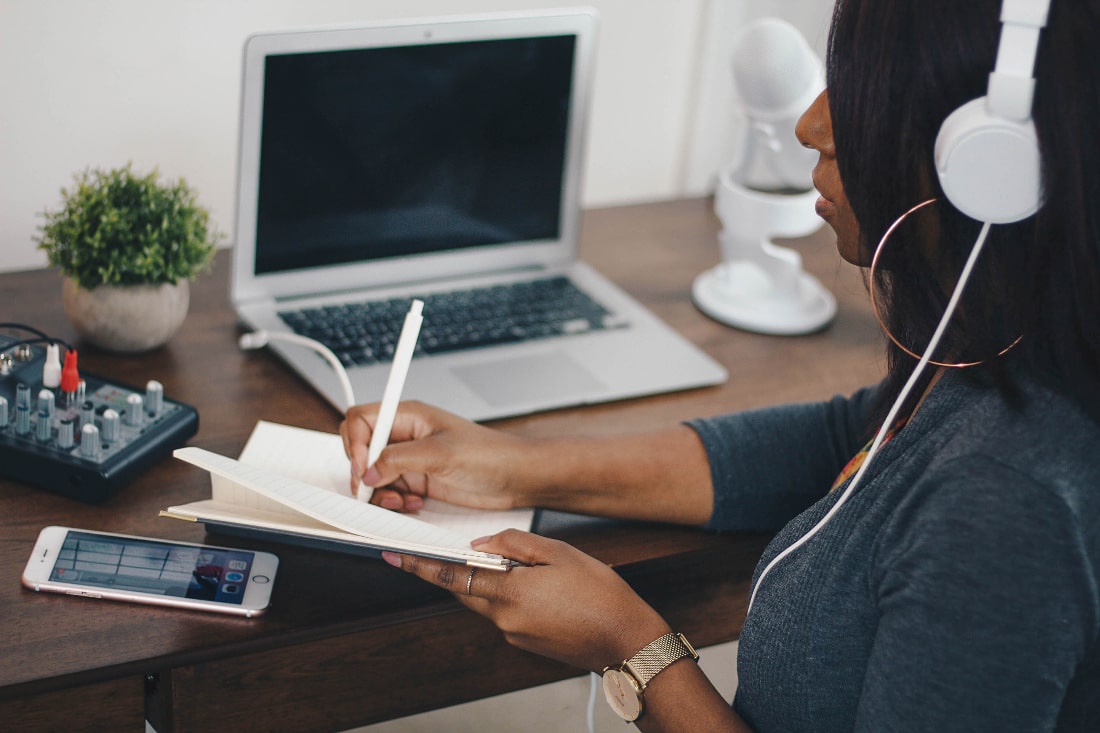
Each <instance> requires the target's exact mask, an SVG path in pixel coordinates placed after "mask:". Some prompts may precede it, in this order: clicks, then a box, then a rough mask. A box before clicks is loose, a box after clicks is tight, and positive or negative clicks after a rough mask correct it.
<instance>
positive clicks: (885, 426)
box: [746, 222, 992, 613]
mask: <svg viewBox="0 0 1100 733" xmlns="http://www.w3.org/2000/svg"><path fill="white" fill-rule="evenodd" d="M991 226H992V224H991V223H990V222H985V223H984V224H982V230H981V232H979V233H978V239H977V241H975V242H974V247H973V249H971V250H970V257H969V258H967V260H966V265H965V266H964V267H963V270H962V274H961V275H959V281H958V283H956V284H955V290H954V291H953V292H952V293H951V298H950V300H948V302H947V307H946V308H944V311H943V316H941V317H940V322H939V325H938V326H936V330H935V332H934V333H933V334H932V340H931V341H930V342H929V343H928V348H926V349H925V350H924V355H923V356H921V358H920V361H919V362H917V366H916V368H915V369H914V370H913V373H912V374H911V375H909V379H908V381H906V382H905V386H904V387H902V388H901V392H899V393H898V397H897V399H896V400H894V404H893V406H892V407H891V408H890V412H889V413H887V415H886V419H885V420H884V421H883V423H882V425H881V426H880V427H879V429H878V433H876V434H875V439H874V440H873V441H872V442H871V447H870V449H868V451H867V455H866V457H864V459H863V464H862V465H860V467H859V470H858V471H856V475H855V477H853V478H852V480H851V482H850V483H849V484H848V487H847V488H846V489H844V493H842V494H841V495H840V498H839V499H837V500H836V503H835V504H833V506H832V507H831V508H830V509H829V511H828V512H826V514H825V516H823V517H822V518H821V519H820V520H819V521H818V523H817V524H815V525H814V526H813V528H812V529H810V531H809V532H807V533H806V534H804V535H802V536H801V537H799V538H798V540H797V541H795V542H794V543H793V544H791V545H789V546H788V547H787V548H786V549H784V550H783V551H782V552H780V553H779V554H778V555H776V556H775V557H774V558H772V561H771V562H769V563H768V564H767V565H766V566H765V567H764V569H763V570H762V571H761V573H760V577H759V578H757V580H756V586H755V587H753V589H752V595H751V596H749V608H748V611H747V612H746V613H751V612H752V604H753V602H754V601H755V600H756V593H757V591H759V590H760V584H761V583H763V582H764V577H765V576H766V575H767V574H768V573H769V572H771V569H772V568H774V567H775V566H776V565H777V564H778V563H779V562H780V561H782V560H783V559H784V558H785V557H787V556H788V555H790V554H791V553H792V552H794V551H795V550H797V549H798V548H799V547H802V545H804V544H806V543H807V542H808V541H809V540H810V538H811V537H813V536H814V535H815V534H817V533H818V532H819V531H820V530H821V528H822V527H824V526H825V525H826V524H827V523H828V522H829V520H830V519H832V518H833V517H834V516H835V515H836V513H837V512H838V511H839V510H840V507H842V506H844V503H845V502H846V501H848V498H849V497H850V496H851V495H852V493H853V492H854V491H855V488H856V486H857V485H858V484H859V482H860V479H862V478H863V474H865V473H866V472H867V467H868V466H870V465H871V459H872V458H874V457H875V455H877V454H878V450H879V447H881V446H882V441H883V440H884V439H885V437H886V434H887V433H888V432H889V431H890V426H891V425H893V424H894V421H895V420H897V417H898V413H899V412H901V407H902V405H903V404H905V401H906V399H908V397H909V393H910V392H912V391H913V387H914V386H916V383H917V380H918V379H920V375H921V373H923V372H924V368H925V367H926V366H927V365H928V362H929V360H930V359H931V358H932V354H933V353H935V351H936V348H937V347H938V346H939V344H940V339H941V338H942V337H943V334H944V331H946V330H947V325H948V323H949V322H950V321H951V316H953V315H954V313H955V308H956V307H957V306H958V304H959V300H960V298H962V293H963V289H964V288H965V287H966V283H967V281H968V280H970V273H971V271H972V270H973V269H974V264H975V263H976V262H977V261H978V255H979V254H981V251H982V248H983V247H984V246H985V240H986V238H987V237H988V236H989V230H990V227H991Z"/></svg>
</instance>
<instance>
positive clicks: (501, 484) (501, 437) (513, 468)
mask: <svg viewBox="0 0 1100 733" xmlns="http://www.w3.org/2000/svg"><path fill="white" fill-rule="evenodd" d="M378 408H379V405H378V403H373V404H367V405H356V406H354V407H352V408H351V409H349V410H348V412H347V416H346V417H345V419H344V422H343V423H341V425H340V436H341V437H342V438H343V440H344V452H345V453H347V456H348V458H349V459H350V460H351V487H352V493H353V494H354V493H357V492H358V491H359V485H360V480H362V482H363V483H364V484H366V485H367V486H371V487H374V489H375V491H374V494H373V496H372V497H371V502H373V503H375V504H378V505H380V506H383V507H385V508H387V509H394V510H397V511H406V512H410V511H417V510H418V509H420V508H421V507H422V506H423V504H424V498H426V497H431V498H433V499H442V500H443V501H446V502H448V503H450V504H457V505H459V506H466V507H472V508H475V509H511V508H514V507H516V506H526V505H527V504H526V503H525V502H524V499H523V497H522V496H521V490H522V489H524V488H529V487H526V486H524V479H523V475H524V470H525V469H530V468H532V467H533V466H535V465H537V461H535V460H534V458H533V456H532V454H533V450H534V448H533V446H532V444H531V443H530V441H527V440H525V439H522V438H518V437H515V436H511V435H508V434H506V433H502V432H500V431H497V430H493V429H491V428H487V427H484V426H482V425H478V424H476V423H473V422H470V421H468V420H465V419H463V418H460V417H458V416H457V415H453V414H451V413H449V412H446V411H444V410H441V409H439V408H436V407H432V406H430V405H426V404H423V403H421V402H402V403H401V404H400V406H399V407H398V410H397V415H396V417H395V418H394V421H393V428H392V429H391V431H390V442H389V445H387V446H386V448H385V449H384V450H383V451H382V453H381V455H380V456H379V457H378V460H377V461H376V462H375V464H374V465H373V466H371V467H370V469H368V468H367V446H368V445H369V444H370V439H371V435H372V434H373V431H374V426H375V424H376V423H377V420H378Z"/></svg>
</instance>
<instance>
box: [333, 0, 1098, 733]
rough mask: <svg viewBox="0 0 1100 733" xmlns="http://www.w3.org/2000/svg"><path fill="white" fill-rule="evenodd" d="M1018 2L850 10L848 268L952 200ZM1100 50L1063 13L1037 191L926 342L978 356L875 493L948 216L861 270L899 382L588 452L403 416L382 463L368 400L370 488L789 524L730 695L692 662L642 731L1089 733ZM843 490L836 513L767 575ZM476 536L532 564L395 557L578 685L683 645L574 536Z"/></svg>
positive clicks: (942, 351)
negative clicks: (565, 539)
mask: <svg viewBox="0 0 1100 733" xmlns="http://www.w3.org/2000/svg"><path fill="white" fill-rule="evenodd" d="M933 6H934V7H933ZM999 9H1000V3H999V2H997V0H970V1H969V2H965V3H961V2H951V1H942V2H935V3H929V2H927V1H925V2H917V1H916V0H840V1H839V2H838V3H837V6H836V9H835V12H834V18H833V27H832V31H831V34H830V50H829V59H828V89H829V91H828V95H827V96H825V95H822V97H821V98H819V99H818V100H817V101H816V102H815V103H814V104H813V105H812V106H811V108H810V109H809V110H807V112H806V114H805V115H804V116H803V118H802V120H801V121H800V123H799V126H798V131H797V132H798V136H799V139H800V140H801V141H802V143H803V144H805V145H807V146H809V147H812V148H814V149H816V150H817V151H818V152H819V153H820V161H819V164H818V166H817V168H816V169H815V172H814V179H815V185H816V186H817V188H818V190H819V191H820V193H821V194H822V199H821V200H820V201H819V204H818V210H819V213H820V214H821V215H822V217H823V218H824V219H825V220H826V221H827V222H828V223H829V224H830V225H831V226H832V227H833V229H834V230H835V232H836V234H837V245H838V248H839V251H840V253H841V255H842V256H843V257H844V259H846V260H848V261H849V262H851V263H853V264H855V265H859V266H868V265H870V264H871V262H872V257H873V254H874V252H875V248H876V245H877V244H878V242H879V239H880V238H881V237H882V235H883V233H884V232H885V231H886V230H887V229H888V228H889V227H890V225H891V224H892V223H893V222H894V221H895V220H896V219H897V218H898V216H899V215H901V214H902V213H903V212H906V211H908V210H909V209H910V208H911V207H913V206H914V205H915V204H918V203H920V202H923V201H925V200H927V199H930V198H934V197H939V196H940V195H941V191H940V189H939V184H938V182H937V180H936V175H935V171H934V166H933V144H934V140H935V137H936V133H937V130H938V128H939V126H940V124H941V123H942V121H943V119H944V118H945V117H946V116H947V115H948V113H949V112H950V111H951V110H953V109H955V108H956V107H958V106H959V105H961V104H962V103H964V102H966V101H967V100H969V99H973V98H975V97H978V96H981V95H982V94H983V93H984V90H985V86H986V83H987V75H988V73H989V71H990V70H991V69H992V67H993V63H994V58H995V54H996V46H997V39H998V35H999V31H1000V26H999V22H998V11H999ZM1098 37H1100V2H1097V0H1054V2H1053V5H1052V8H1051V13H1050V19H1049V24H1048V26H1047V29H1046V30H1045V31H1044V35H1043V43H1042V46H1041V48H1040V52H1039V56H1038V65H1037V69H1036V76H1037V79H1038V83H1037V92H1036V98H1035V104H1034V117H1035V121H1036V127H1037V130H1038V135H1039V140H1040V149H1041V152H1042V159H1043V185H1044V191H1045V203H1044V204H1043V206H1042V208H1041V209H1040V211H1039V212H1038V214H1037V215H1035V216H1033V217H1031V218H1029V219H1027V220H1025V221H1023V222H1020V223H1017V224H1012V225H1007V226H998V227H994V228H993V230H992V233H991V234H990V237H989V241H988V244H987V245H986V249H985V250H984V252H983V253H982V255H981V259H980V262H979V265H978V267H977V269H976V270H975V272H974V274H973V276H972V278H971V281H970V283H969V285H968V286H967V289H966V295H965V297H964V298H963V300H962V302H961V304H960V306H959V309H958V311H957V314H956V316H955V317H954V319H953V320H952V322H951V323H952V325H951V327H950V329H949V330H948V332H947V336H946V337H945V339H944V341H943V346H942V347H941V348H939V349H937V350H936V352H935V354H934V356H933V358H934V359H935V361H937V362H942V363H944V364H957V363H968V364H973V365H972V366H968V367H965V368H953V367H947V366H933V367H931V368H930V369H929V370H927V372H926V373H924V374H923V375H922V376H921V377H920V378H919V379H918V380H917V381H916V389H914V390H913V392H912V393H911V397H909V399H907V400H905V402H904V405H903V407H902V408H901V411H900V413H899V414H898V417H899V418H900V419H898V420H896V421H891V422H892V425H891V428H892V433H891V434H890V437H889V440H887V441H886V442H884V443H883V444H882V446H881V450H880V451H879V452H878V454H877V455H876V456H875V457H874V459H873V460H872V461H871V462H870V463H869V464H868V465H867V467H866V474H865V476H863V478H862V483H861V484H859V486H858V487H857V489H858V490H855V491H852V492H850V493H849V494H847V495H846V494H845V492H844V488H846V487H848V486H849V485H850V484H851V481H852V478H851V474H852V473H853V471H854V470H855V468H856V467H858V466H859V464H860V450H861V448H862V447H863V446H864V445H865V443H866V442H867V441H868V438H869V437H870V436H871V435H873V434H874V433H875V431H876V430H877V429H878V427H879V425H880V424H881V423H882V422H883V421H884V419H885V417H886V413H887V408H888V407H890V406H891V404H892V403H893V402H894V400H895V398H896V397H897V396H898V394H899V393H900V392H901V391H902V385H903V384H904V383H905V382H906V381H907V380H908V379H909V377H910V376H911V375H912V374H913V371H914V367H915V365H916V363H917V361H916V359H915V358H914V357H913V356H911V355H910V354H908V353H906V350H905V349H908V350H909V351H911V352H913V354H915V355H917V356H919V355H920V354H921V353H922V352H923V351H924V348H925V345H926V344H928V342H929V339H930V337H931V335H932V332H933V330H934V329H935V327H936V324H937V322H938V320H939V319H940V317H941V315H942V313H943V312H944V309H945V304H946V303H947V301H948V298H949V296H950V294H951V292H952V290H953V289H954V286H955V282H956V280H957V278H958V277H959V272H960V270H961V268H962V263H963V262H964V260H965V259H966V258H967V256H968V255H969V254H970V251H971V249H972V247H973V246H974V242H975V238H976V236H977V233H978V229H979V225H978V224H977V223H975V222H973V221H972V220H970V219H968V218H966V217H965V216H963V215H962V214H960V213H959V212H958V211H956V210H954V208H953V207H952V206H950V205H949V204H947V203H945V202H943V201H942V200H941V201H939V202H937V203H936V204H933V205H930V206H927V207H925V208H924V209H922V210H921V212H920V214H915V215H913V216H912V217H911V218H910V219H909V220H908V223H907V224H906V225H904V226H902V227H900V228H899V229H898V230H897V232H896V234H895V236H893V237H891V238H890V240H889V242H888V246H887V247H886V248H885V249H884V250H883V251H882V253H881V254H880V256H879V262H878V263H877V267H876V268H875V271H874V274H873V276H872V277H871V284H872V286H873V291H874V294H875V298H876V303H877V305H878V310H879V312H881V313H882V314H883V316H882V317H883V325H884V327H885V328H886V329H887V331H888V332H889V333H890V334H891V337H892V338H894V339H897V343H894V342H891V345H890V352H889V372H888V375H887V377H886V378H885V380H884V381H883V382H882V383H881V384H880V385H877V386H875V387H873V388H868V389H865V390H862V391H860V392H857V393H856V394H854V395H852V396H851V397H848V398H840V397H837V398H834V399H832V400H830V401H827V402H823V403H818V404H806V405H789V406H782V407H777V408H771V409H766V410H759V411H754V412H749V413H744V414H737V415H727V416H720V417H714V418H708V419H699V420H695V421H692V422H691V423H689V424H688V425H681V426H677V427H673V428H670V429H668V430H666V431H663V432H660V433H656V434H647V435H641V436H638V435H634V436H624V437H620V438H600V439H585V440H583V441H582V440H572V439H568V438H562V439H555V440H537V441H536V440H526V439H521V438H517V437H514V436H509V435H506V434H502V433H498V432H495V431H493V430H490V429H488V428H486V427H482V426H478V425H474V424H471V423H468V422H466V421H463V420H461V419H459V418H456V417H454V416H452V415H448V414H446V413H443V412H441V411H439V410H436V409H433V408H430V407H428V406H425V405H418V404H406V405H403V407H402V409H401V411H400V412H399V415H398V418H397V422H396V424H395V426H394V429H393V433H392V435H393V438H392V440H393V441H394V442H392V443H391V445H390V446H389V447H388V448H387V449H386V450H385V451H384V452H383V453H382V457H381V458H380V459H379V461H378V462H377V464H376V465H375V466H374V467H372V468H371V469H370V470H366V469H365V455H366V445H367V443H368V442H369V438H370V434H371V426H372V425H373V422H374V420H375V416H376V414H377V408H376V406H373V405H369V406H363V407H357V408H354V409H352V410H350V411H349V413H348V416H347V420H346V421H345V424H344V425H343V426H342V432H343V434H344V436H345V445H346V448H347V450H348V455H349V456H350V458H351V461H352V467H353V468H352V471H353V483H357V481H358V479H359V478H360V477H361V478H362V479H363V481H364V482H365V483H366V484H367V485H370V486H378V487H383V488H380V489H378V490H377V491H376V492H375V499H374V500H375V501H377V502H379V503H381V504H382V505H383V506H388V507H391V508H395V509H402V510H406V511H415V510H416V509H417V508H419V507H420V506H421V505H422V498H421V497H423V496H433V497H439V498H441V499H444V500H446V501H451V502H454V503H458V504H465V505H470V506H476V507H496V508H507V507H512V506H519V505H522V506H542V507H550V508H557V509H565V510H569V511H573V512H587V513H591V514H598V515H606V516H616V517H625V518H635V519H653V520H661V521H674V522H682V523H684V524H694V525H702V526H706V527H709V528H713V529H723V530H738V529H770V530H778V533H777V535H776V537H775V539H774V541H773V542H772V543H771V545H770V546H769V547H768V549H767V551H766V552H765V555H764V557H763V559H762V561H761V564H760V568H758V570H757V575H756V578H755V579H754V587H755V588H756V596H755V598H754V602H753V603H754V605H753V607H752V610H751V611H750V613H749V615H748V617H747V619H746V622H745V625H744V629H743V632H742V636H741V643H740V651H739V658H738V676H739V689H738V692H737V696H736V698H735V700H734V704H733V706H732V708H731V707H730V706H729V705H728V704H727V703H726V702H725V701H724V700H722V699H721V697H720V696H719V695H718V693H717V692H716V691H715V690H714V688H713V687H712V686H711V685H710V684H709V682H708V681H707V680H706V679H705V677H704V676H703V675H702V673H701V672H700V671H699V668H698V666H697V665H695V664H692V663H690V662H689V661H687V660H682V661H677V662H674V663H672V664H670V665H669V666H667V667H666V668H664V669H663V670H662V671H661V672H659V674H658V675H657V676H656V677H654V678H653V680H652V681H651V682H650V683H649V686H648V688H647V689H646V690H645V693H644V704H645V707H644V711H643V713H642V715H641V717H640V718H639V719H638V721H637V724H638V726H639V728H641V729H643V730H647V731H673V730H676V731H682V730H706V731H721V730H729V731H735V730H757V731H784V732H787V731H799V730H820V731H840V730H867V731H882V730H921V731H924V730H967V731H974V730H998V731H1001V730H1029V731H1030V730H1060V731H1085V730H1092V731H1094V730H1097V729H1100V591H1098V584H1100V451H1098V449H1097V446H1100V325H1098V324H1100V287H1098V286H1097V284H1096V283H1097V282H1100V173H1098V171H1100V145H1098V142H1097V137H1098V136H1097V135H1096V134H1095V132H1094V130H1093V129H1091V128H1092V125H1093V124H1094V122H1095V120H1100V85H1097V84H1096V83H1095V82H1094V81H1093V80H1091V78H1090V77H1091V69H1092V68H1093V66H1094V63H1095V61H1094V59H1095V52H1094V51H1093V44H1094V42H1095V40H1096V39H1097V38H1098ZM995 184H996V182H995V181H991V182H990V185H995ZM903 347H904V348H903ZM809 435H813V436H817V439H816V440H807V438H806V436H809ZM834 483H835V484H836V485H837V487H838V490H836V491H831V490H830V489H831V488H833V485H834ZM841 496H845V498H846V504H845V505H844V506H843V507H842V508H841V509H840V510H839V511H837V512H836V514H835V516H834V517H833V519H832V520H831V521H829V522H828V523H827V524H825V525H824V526H823V527H821V529H820V531H819V532H817V534H816V535H815V536H813V537H812V539H810V540H809V541H807V542H806V544H805V545H803V546H801V547H800V548H799V549H798V550H797V551H794V552H792V553H790V554H789V555H788V556H787V557H785V558H783V559H782V561H781V562H778V563H777V564H774V565H773V566H771V567H769V570H768V572H767V573H766V575H765V577H763V578H761V571H762V570H763V568H764V567H765V566H768V565H769V564H770V563H771V561H772V560H773V559H774V558H776V556H777V555H778V554H779V553H780V552H782V551H783V550H784V548H787V547H788V546H790V545H791V544H792V543H794V542H795V541H796V540H798V538H800V537H802V536H804V535H805V534H806V533H807V532H808V531H809V530H810V528H811V527H813V526H814V525H815V524H817V523H818V521H819V520H820V519H821V518H822V517H823V516H825V514H826V513H827V512H828V511H829V509H830V508H832V507H833V506H834V505H835V504H836V503H837V502H838V501H839V498H840V497H841ZM475 547H476V548H477V549H479V550H484V551H487V552H493V553H498V554H501V555H504V556H507V557H510V558H513V559H516V560H518V561H520V562H522V563H523V564H524V565H523V566H521V567H517V568H515V569H513V570H512V571H510V572H508V573H499V574H498V573H478V574H476V575H472V576H471V575H468V574H467V572H466V570H465V569H464V568H459V567H457V566H454V565H449V564H446V563H440V562H436V561H431V560H425V559H417V558H411V557H399V556H396V555H392V554H391V555H387V556H386V559H387V561H388V562H390V563H391V564H394V565H397V566H399V567H401V568H403V569H404V570H406V571H409V572H413V573H415V574H417V575H418V576H420V577H422V578H424V579H425V580H427V581H429V582H433V583H435V584H437V585H441V586H442V587H444V588H447V589H449V590H452V591H454V592H455V593H456V594H457V595H458V598H459V599H460V600H461V601H462V602H463V603H464V604H466V605H467V606H468V607H470V608H471V609H473V610H474V611H477V612H479V613H482V614H484V615H486V616H488V617H489V618H490V619H491V620H492V621H493V622H494V623H496V624H497V625H498V626H499V627H500V628H501V629H502V631H503V632H504V634H505V636H506V638H507V639H508V640H509V641H510V642H512V643H513V644H516V645H518V646H520V647H523V648H525V649H528V650H531V651H534V652H536V653H540V654H544V655H547V656H550V657H553V658H555V659H558V660H561V661H564V662H567V663H570V664H573V665H576V666H578V667H583V668H586V669H589V670H594V671H600V670H603V669H604V668H605V667H607V666H609V665H615V664H617V663H618V662H619V661H621V660H623V659H628V658H630V657H632V656H633V655H634V654H636V653H637V652H638V651H639V650H641V649H642V648H643V647H646V646H647V645H648V644H649V643H650V642H652V641H653V640H655V639H658V638H659V637H662V636H663V635H664V634H666V633H668V632H670V631H672V629H670V628H669V626H668V625H667V624H666V623H665V621H664V620H663V619H662V618H661V617H660V616H659V615H658V614H657V613H656V612H655V611H654V610H653V609H651V608H650V607H649V606H648V605H646V604H645V602H644V601H642V600H641V599H640V598H639V597H638V596H637V595H635V594H634V593H633V591H632V590H631V589H630V588H629V587H628V586H627V585H626V584H625V583H623V582H622V581H621V580H620V579H619V577H618V576H617V575H616V574H615V573H614V572H613V571H611V570H610V569H608V568H607V567H605V566H604V565H602V564H601V563H599V562H597V561H595V560H593V559H591V558H589V557H587V556H585V555H583V554H582V553H580V552H579V551H577V550H575V549H573V548H571V547H568V546H567V545H564V544H562V543H559V542H555V541H552V540H548V539H545V538H540V537H537V536H533V535H530V534H526V533H521V532H506V533H502V534H500V535H497V536H494V537H490V538H486V539H483V540H480V541H477V542H475ZM468 582H469V588H467V584H468ZM467 591H469V595H467Z"/></svg>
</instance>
